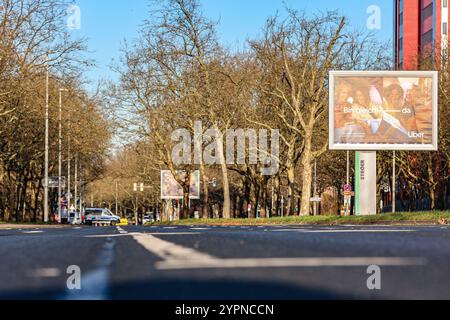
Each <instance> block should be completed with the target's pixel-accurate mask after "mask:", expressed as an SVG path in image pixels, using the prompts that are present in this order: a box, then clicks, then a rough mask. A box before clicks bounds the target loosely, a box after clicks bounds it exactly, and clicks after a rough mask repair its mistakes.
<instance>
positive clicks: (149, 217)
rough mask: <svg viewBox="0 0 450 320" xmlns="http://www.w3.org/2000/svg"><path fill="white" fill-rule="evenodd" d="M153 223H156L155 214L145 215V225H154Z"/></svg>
mask: <svg viewBox="0 0 450 320" xmlns="http://www.w3.org/2000/svg"><path fill="white" fill-rule="evenodd" d="M153 222H155V218H153V213H151V212H150V213H149V212H147V213H146V214H145V215H144V221H143V224H147V223H153Z"/></svg>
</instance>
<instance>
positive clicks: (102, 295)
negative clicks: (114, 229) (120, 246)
mask: <svg viewBox="0 0 450 320" xmlns="http://www.w3.org/2000/svg"><path fill="white" fill-rule="evenodd" d="M114 247H115V242H114V241H113V240H112V239H108V240H107V241H106V243H105V244H104V245H103V247H102V249H101V251H100V253H99V255H98V256H97V259H96V263H95V267H94V269H93V270H91V271H89V272H87V273H86V274H83V270H81V271H82V273H81V290H74V291H71V290H69V289H67V290H66V293H65V295H64V297H63V299H62V300H107V299H108V282H109V279H110V272H111V271H110V267H111V265H112V263H113V260H114Z"/></svg>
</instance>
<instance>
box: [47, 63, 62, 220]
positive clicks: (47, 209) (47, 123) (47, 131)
mask: <svg viewBox="0 0 450 320" xmlns="http://www.w3.org/2000/svg"><path fill="white" fill-rule="evenodd" d="M45 65H46V75H45V152H44V153H45V155H44V222H48V151H49V147H48V56H47V57H46V58H45ZM58 201H59V199H58Z"/></svg>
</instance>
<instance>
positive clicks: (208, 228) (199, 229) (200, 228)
mask: <svg viewBox="0 0 450 320" xmlns="http://www.w3.org/2000/svg"><path fill="white" fill-rule="evenodd" d="M190 230H211V229H210V228H190Z"/></svg>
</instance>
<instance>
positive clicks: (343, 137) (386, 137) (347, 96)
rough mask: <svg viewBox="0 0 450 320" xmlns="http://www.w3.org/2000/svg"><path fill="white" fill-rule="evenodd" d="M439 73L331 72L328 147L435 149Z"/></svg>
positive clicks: (351, 148)
mask: <svg viewBox="0 0 450 320" xmlns="http://www.w3.org/2000/svg"><path fill="white" fill-rule="evenodd" d="M437 79H438V73H437V72H435V71H332V72H330V125H329V131H330V149H331V150H360V151H364V150H366V151H368V150H373V151H376V150H426V151H436V150H437V149H438V114H437V108H438V82H437Z"/></svg>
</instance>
